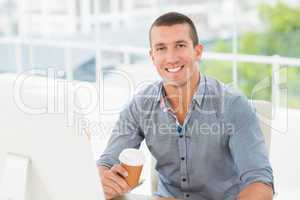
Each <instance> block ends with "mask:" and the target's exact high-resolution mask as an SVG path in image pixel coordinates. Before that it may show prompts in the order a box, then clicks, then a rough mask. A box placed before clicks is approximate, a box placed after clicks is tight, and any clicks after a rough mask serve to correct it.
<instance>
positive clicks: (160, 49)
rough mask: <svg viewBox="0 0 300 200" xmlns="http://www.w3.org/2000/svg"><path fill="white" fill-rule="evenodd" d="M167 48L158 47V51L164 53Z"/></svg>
mask: <svg viewBox="0 0 300 200" xmlns="http://www.w3.org/2000/svg"><path fill="white" fill-rule="evenodd" d="M165 49H166V48H165V47H158V48H157V49H156V51H163V50H165Z"/></svg>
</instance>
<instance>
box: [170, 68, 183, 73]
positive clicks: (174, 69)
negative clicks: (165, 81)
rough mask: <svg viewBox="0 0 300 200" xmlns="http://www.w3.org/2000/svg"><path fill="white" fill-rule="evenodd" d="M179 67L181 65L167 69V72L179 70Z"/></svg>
mask: <svg viewBox="0 0 300 200" xmlns="http://www.w3.org/2000/svg"><path fill="white" fill-rule="evenodd" d="M180 69H181V67H176V68H173V69H167V71H168V72H173V73H174V72H178V71H179V70H180Z"/></svg>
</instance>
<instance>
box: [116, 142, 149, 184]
mask: <svg viewBox="0 0 300 200" xmlns="http://www.w3.org/2000/svg"><path fill="white" fill-rule="evenodd" d="M119 160H120V162H121V165H122V166H123V167H124V168H125V169H126V170H127V172H128V176H127V177H125V180H126V182H127V183H128V185H129V187H130V188H133V187H135V186H137V185H138V183H139V179H140V175H141V172H142V169H143V165H144V163H145V156H144V154H143V153H142V152H141V151H140V150H138V149H133V148H128V149H124V150H123V151H122V152H121V153H120V155H119Z"/></svg>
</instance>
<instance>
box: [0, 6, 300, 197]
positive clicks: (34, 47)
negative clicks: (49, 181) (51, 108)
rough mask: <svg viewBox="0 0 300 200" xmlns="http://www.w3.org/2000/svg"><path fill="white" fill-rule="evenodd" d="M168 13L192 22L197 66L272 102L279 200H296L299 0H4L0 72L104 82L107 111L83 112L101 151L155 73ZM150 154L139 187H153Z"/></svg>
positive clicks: (0, 23) (0, 20)
mask: <svg viewBox="0 0 300 200" xmlns="http://www.w3.org/2000/svg"><path fill="white" fill-rule="evenodd" d="M166 11H178V12H183V13H185V14H187V15H189V16H190V17H191V18H192V19H193V20H194V22H195V23H196V26H197V28H198V32H199V37H200V40H201V42H202V43H203V44H204V46H205V54H204V58H203V60H202V61H201V63H200V68H201V72H202V73H205V74H207V75H211V76H214V77H216V78H218V79H220V80H222V81H224V82H225V83H228V84H232V85H233V86H235V87H237V88H239V89H240V90H242V91H243V92H244V93H245V94H246V95H247V96H248V97H249V98H252V99H264V100H268V101H271V102H272V105H273V115H272V118H271V120H272V124H271V126H272V129H273V132H272V141H271V153H270V159H271V163H272V166H273V169H274V175H275V188H276V192H277V197H276V198H277V199H288V200H291V199H298V196H299V192H298V191H299V189H300V183H299V180H300V161H299V157H298V156H297V155H298V152H300V145H299V142H300V136H299V127H298V126H297V122H298V120H299V118H300V110H299V109H300V98H299V97H300V87H299V86H300V68H299V67H300V45H299V44H300V20H299V16H300V1H299V0H281V1H277V0H252V1H249V0H209V1H208V0H0V73H1V74H0V78H1V77H2V78H5V77H7V76H10V74H11V73H21V72H24V71H27V70H31V69H43V70H45V73H40V74H39V75H40V76H44V75H45V74H46V73H47V68H52V69H56V70H61V71H64V72H65V73H58V74H57V76H58V77H59V78H62V79H67V80H77V81H87V82H90V83H92V84H96V85H99V83H100V87H101V86H104V87H103V88H104V89H103V90H101V93H100V96H101V97H102V98H103V99H102V100H103V101H101V105H102V106H104V110H105V111H106V112H105V114H103V113H102V114H101V113H100V112H97V111H95V112H93V113H90V114H89V115H88V119H90V120H92V121H93V123H94V122H95V124H98V126H97V128H100V129H101V130H100V131H99V130H98V133H99V132H101V134H94V135H93V137H92V144H93V152H94V154H95V158H97V157H98V156H99V154H100V153H101V152H102V151H103V149H104V147H105V144H106V141H107V138H108V136H109V134H110V129H111V128H112V126H113V123H114V120H115V119H116V118H117V117H118V112H119V111H120V109H121V108H122V107H123V106H124V105H125V104H126V103H127V102H128V101H129V99H130V97H131V96H132V93H133V91H134V90H136V89H137V88H140V87H142V86H143V85H144V84H146V83H148V82H149V81H153V80H156V79H158V76H157V74H156V72H155V70H154V67H153V65H152V64H151V62H150V59H149V57H148V35H147V34H148V29H149V26H150V24H151V22H152V21H153V20H154V19H155V18H156V17H157V16H158V15H159V14H161V13H164V12H166ZM100 74H103V76H100ZM101 80H103V81H101ZM35 84H37V85H38V84H39V82H37V83H35ZM1 92H4V91H1ZM92 121H91V122H90V123H92ZM96 122H97V123H96ZM99 124H100V125H99ZM297 130H298V131H297ZM96 132H97V131H96ZM142 148H144V149H145V146H143V147H142ZM147 155H149V154H147ZM149 160H150V159H148V161H147V166H146V167H145V170H144V172H143V176H144V178H146V182H145V184H143V185H142V187H140V188H138V189H136V190H135V191H134V192H136V193H146V194H150V181H149V180H150V178H149V171H150V161H149ZM200 167H201V166H200Z"/></svg>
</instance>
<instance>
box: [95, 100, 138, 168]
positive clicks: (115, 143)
mask: <svg viewBox="0 0 300 200" xmlns="http://www.w3.org/2000/svg"><path fill="white" fill-rule="evenodd" d="M143 139H144V134H143V132H142V131H141V129H140V127H139V116H138V109H137V106H136V101H135V99H133V100H132V101H131V102H130V104H128V105H127V106H126V108H125V109H124V110H123V111H122V112H121V113H120V116H119V119H118V121H117V123H116V125H115V127H114V129H113V131H112V133H111V136H110V139H109V141H108V143H107V146H106V148H105V150H104V152H103V154H102V155H101V156H100V158H99V159H98V160H97V165H101V166H106V167H109V168H111V167H112V166H113V165H114V164H118V163H119V159H118V156H119V154H120V153H121V151H122V150H123V149H125V148H139V147H140V144H141V142H142V141H143Z"/></svg>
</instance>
